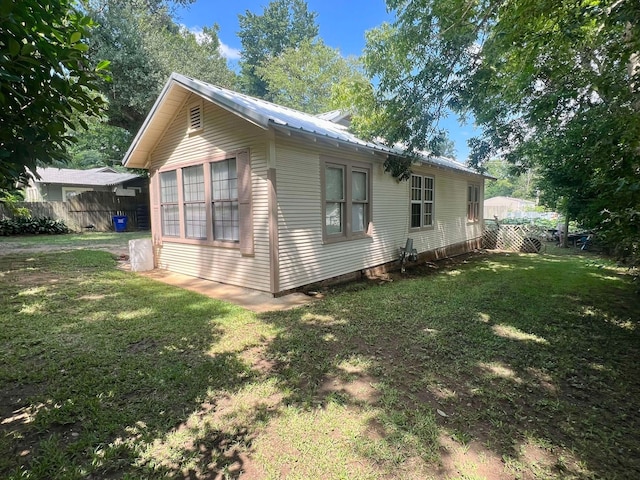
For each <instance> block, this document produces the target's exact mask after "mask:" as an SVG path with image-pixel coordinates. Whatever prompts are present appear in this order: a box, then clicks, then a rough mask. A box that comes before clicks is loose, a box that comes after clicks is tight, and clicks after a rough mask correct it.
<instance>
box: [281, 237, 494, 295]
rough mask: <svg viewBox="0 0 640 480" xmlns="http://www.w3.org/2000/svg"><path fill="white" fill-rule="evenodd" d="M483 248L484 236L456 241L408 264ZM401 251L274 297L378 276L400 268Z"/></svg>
mask: <svg viewBox="0 0 640 480" xmlns="http://www.w3.org/2000/svg"><path fill="white" fill-rule="evenodd" d="M480 248H482V237H478V238H474V239H471V240H466V241H464V242H460V243H455V244H453V245H447V246H446V247H441V248H437V249H435V250H428V251H426V252H422V253H420V254H418V260H417V261H416V262H409V263H408V265H415V264H418V263H424V262H430V261H433V260H441V259H443V258H450V257H455V256H456V255H462V254H464V253H468V252H472V251H474V250H478V249H480ZM399 257H400V252H398V259H396V260H393V261H391V262H387V263H383V264H381V265H376V266H375V267H369V268H365V269H362V270H358V271H355V272H351V273H346V274H344V275H339V276H337V277H332V278H327V279H326V280H322V281H321V282H314V283H310V284H308V285H304V286H302V287H298V288H294V289H291V290H284V291H282V292H278V293H276V294H274V297H280V296H282V295H287V294H289V293H293V292H299V291H301V290H302V291H307V292H308V291H313V290H318V289H320V288H322V287H327V286H331V285H337V284H340V283H346V282H353V281H357V280H362V279H365V278H366V279H371V278H377V277H380V276H381V275H384V274H385V273H389V272H393V271H397V270H400V259H399Z"/></svg>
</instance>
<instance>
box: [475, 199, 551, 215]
mask: <svg viewBox="0 0 640 480" xmlns="http://www.w3.org/2000/svg"><path fill="white" fill-rule="evenodd" d="M557 216H558V214H557V213H555V212H540V211H536V202H533V201H531V200H525V199H523V198H514V197H503V196H498V197H491V198H487V199H486V200H485V201H484V218H487V219H493V218H495V217H497V218H498V220H504V219H505V218H522V219H529V220H530V219H533V218H547V219H553V218H557Z"/></svg>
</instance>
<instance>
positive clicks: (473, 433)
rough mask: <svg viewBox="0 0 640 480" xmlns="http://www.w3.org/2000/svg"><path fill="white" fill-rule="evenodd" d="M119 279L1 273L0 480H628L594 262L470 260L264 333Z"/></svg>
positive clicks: (49, 264)
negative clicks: (247, 479)
mask: <svg viewBox="0 0 640 480" xmlns="http://www.w3.org/2000/svg"><path fill="white" fill-rule="evenodd" d="M0 246H1V245H0ZM115 263H116V262H115V259H114V258H113V257H112V255H110V254H109V253H107V252H96V251H90V250H74V251H70V252H63V253H59V252H58V253H55V254H54V253H28V254H15V255H6V256H0V289H1V290H0V291H1V292H2V296H1V297H0V342H1V343H2V349H1V350H0V435H1V436H0V478H8V479H18V478H20V479H25V478H27V479H54V478H56V479H57V478H60V479H67V478H69V479H73V478H132V479H133V478H167V477H169V478H171V477H173V478H183V477H185V478H238V477H239V476H240V473H241V472H244V473H243V474H242V475H241V476H240V477H241V478H249V479H255V478H268V479H278V478H287V479H310V478H314V479H315V478H323V479H324V478H326V479H333V478H336V479H339V478H345V479H347V478H348V479H388V478H415V479H425V478H426V479H428V478H433V479H451V480H453V479H459V480H463V479H465V480H471V479H483V478H486V479H513V478H520V479H600V478H602V479H630V478H640V433H639V432H640V377H639V376H638V361H639V360H640V329H639V325H638V322H639V319H640V301H639V298H638V294H637V293H636V288H637V287H636V286H635V285H634V284H632V283H631V279H630V277H629V276H628V275H627V273H626V272H625V271H624V270H623V269H619V268H616V267H615V265H613V264H612V263H609V262H608V261H605V260H601V259H599V258H598V257H595V256H592V255H580V254H576V253H575V252H573V253H572V254H568V252H565V251H561V250H555V249H554V250H552V251H548V252H547V253H546V254H544V255H535V254H533V255H529V254H521V255H518V254H511V255H506V254H495V255H491V254H485V255H478V256H475V257H473V258H470V259H469V261H467V262H459V263H456V264H451V265H449V266H446V265H442V266H441V268H439V269H437V271H433V272H431V273H427V272H424V271H423V272H421V271H416V270H414V271H413V272H408V275H407V277H408V278H407V279H404V280H399V279H397V280H396V281H393V282H390V283H384V284H381V285H378V284H376V283H372V284H367V283H356V284H350V285H347V286H345V287H341V288H338V289H336V290H335V291H332V292H329V293H328V294H327V296H326V298H325V299H324V300H322V301H319V302H316V303H314V304H313V305H311V306H308V307H303V308H300V309H296V310H292V311H288V312H272V313H267V314H260V315H256V314H254V313H251V312H248V311H245V310H242V309H240V308H238V307H235V306H233V305H230V304H227V303H224V302H220V301H216V300H212V299H209V298H206V297H203V296H200V295H198V294H195V293H192V292H188V291H183V290H180V289H177V288H174V287H171V286H168V285H165V284H161V283H157V282H155V281H152V280H150V279H147V278H144V277H139V276H137V275H136V274H134V273H130V272H125V271H121V270H118V269H116V268H115ZM423 270H427V268H424V269H423ZM432 270H435V269H432Z"/></svg>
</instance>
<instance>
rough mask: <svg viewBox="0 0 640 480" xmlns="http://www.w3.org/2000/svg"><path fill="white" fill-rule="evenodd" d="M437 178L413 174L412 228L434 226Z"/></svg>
mask: <svg viewBox="0 0 640 480" xmlns="http://www.w3.org/2000/svg"><path fill="white" fill-rule="evenodd" d="M434 201H435V179H434V178H433V177H431V176H422V175H411V200H410V217H411V220H410V222H411V223H410V224H411V228H426V227H433V221H434Z"/></svg>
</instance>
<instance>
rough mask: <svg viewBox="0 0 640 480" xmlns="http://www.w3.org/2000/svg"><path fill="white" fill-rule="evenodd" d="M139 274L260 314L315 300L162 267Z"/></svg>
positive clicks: (300, 294)
mask: <svg viewBox="0 0 640 480" xmlns="http://www.w3.org/2000/svg"><path fill="white" fill-rule="evenodd" d="M137 273H138V274H139V275H143V276H145V277H148V278H152V279H154V280H157V281H159V282H164V283H167V284H169V285H173V286H176V287H180V288H185V289H187V290H191V291H194V292H198V293H201V294H202V295H206V296H208V297H211V298H215V299H218V300H224V301H227V302H230V303H233V304H235V305H238V306H240V307H243V308H246V309H247V310H251V311H254V312H258V313H260V312H269V311H273V310H288V309H290V308H295V307H300V306H303V305H308V304H310V303H312V302H314V301H315V300H316V299H314V298H313V297H310V296H309V295H305V294H304V293H299V292H298V293H290V294H289V295H284V296H282V297H277V298H274V297H273V296H272V295H270V294H268V293H265V292H259V291H257V290H251V289H248V288H242V287H236V286H233V285H226V284H224V283H219V282H213V281H211V280H204V279H202V278H195V277H189V276H187V275H182V274H179V273H173V272H168V271H166V270H161V269H155V270H150V271H148V272H137Z"/></svg>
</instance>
